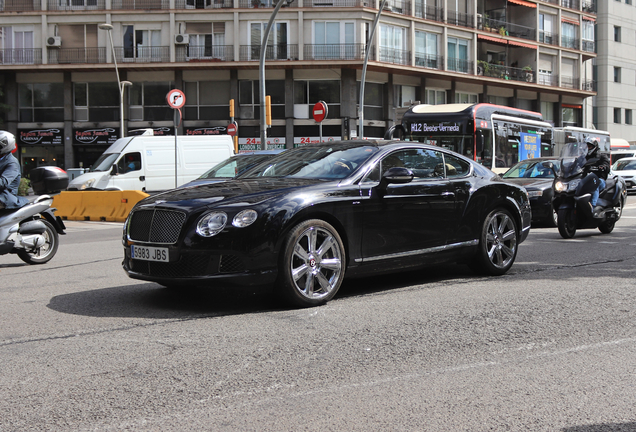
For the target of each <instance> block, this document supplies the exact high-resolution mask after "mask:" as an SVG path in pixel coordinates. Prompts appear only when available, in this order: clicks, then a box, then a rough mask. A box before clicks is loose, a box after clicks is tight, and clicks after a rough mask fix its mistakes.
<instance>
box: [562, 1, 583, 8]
mask: <svg viewBox="0 0 636 432" xmlns="http://www.w3.org/2000/svg"><path fill="white" fill-rule="evenodd" d="M561 6H563V7H565V8H568V9H575V10H580V9H581V2H580V0H561Z"/></svg>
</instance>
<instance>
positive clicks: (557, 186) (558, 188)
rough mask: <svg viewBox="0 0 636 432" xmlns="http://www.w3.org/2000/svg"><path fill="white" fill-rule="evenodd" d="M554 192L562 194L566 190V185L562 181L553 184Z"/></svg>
mask: <svg viewBox="0 0 636 432" xmlns="http://www.w3.org/2000/svg"><path fill="white" fill-rule="evenodd" d="M554 190H555V191H557V192H563V191H566V190H568V184H567V183H564V182H562V181H558V182H556V183H555V184H554Z"/></svg>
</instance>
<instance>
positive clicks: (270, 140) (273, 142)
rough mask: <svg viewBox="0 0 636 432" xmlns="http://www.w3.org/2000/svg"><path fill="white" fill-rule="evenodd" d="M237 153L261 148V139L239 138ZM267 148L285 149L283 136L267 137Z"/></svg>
mask: <svg viewBox="0 0 636 432" xmlns="http://www.w3.org/2000/svg"><path fill="white" fill-rule="evenodd" d="M238 147H239V153H246V152H253V151H258V150H262V149H261V139H260V137H259V138H239V139H238ZM267 149H268V150H274V149H280V150H285V137H267Z"/></svg>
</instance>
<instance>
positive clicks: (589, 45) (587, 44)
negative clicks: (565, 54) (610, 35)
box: [581, 40, 596, 52]
mask: <svg viewBox="0 0 636 432" xmlns="http://www.w3.org/2000/svg"><path fill="white" fill-rule="evenodd" d="M581 48H582V49H583V51H587V52H596V44H595V43H594V41H590V40H583V41H582V46H581Z"/></svg>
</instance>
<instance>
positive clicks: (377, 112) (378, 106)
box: [357, 81, 384, 120]
mask: <svg viewBox="0 0 636 432" xmlns="http://www.w3.org/2000/svg"><path fill="white" fill-rule="evenodd" d="M357 96H358V98H357V100H360V82H359V81H358V92H357ZM364 118H365V120H382V119H383V118H384V84H379V83H370V82H367V83H365V84H364Z"/></svg>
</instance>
